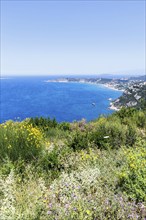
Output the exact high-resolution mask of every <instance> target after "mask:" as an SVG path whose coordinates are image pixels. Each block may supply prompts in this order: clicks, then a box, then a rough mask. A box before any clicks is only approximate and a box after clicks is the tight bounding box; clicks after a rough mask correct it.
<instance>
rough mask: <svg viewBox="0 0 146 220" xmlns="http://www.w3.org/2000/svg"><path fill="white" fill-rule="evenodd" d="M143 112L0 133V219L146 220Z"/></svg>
mask: <svg viewBox="0 0 146 220" xmlns="http://www.w3.org/2000/svg"><path fill="white" fill-rule="evenodd" d="M145 115H146V112H145V110H138V109H133V108H123V109H121V110H120V111H119V112H116V113H114V114H112V115H110V116H108V117H105V116H101V117H99V118H98V119H97V120H95V121H91V122H88V123H87V122H86V121H85V120H82V121H80V122H73V123H67V122H63V123H57V122H56V120H55V119H53V120H51V119H50V118H42V117H41V118H30V119H26V120H24V121H22V122H13V121H7V122H6V123H3V124H1V125H0V207H1V208H0V219H2V220H22V219H23V220H47V219H48V220H55V219H56V220H71V219H73V220H84V219H87V220H97V219H98V220H107V219H109V220H114V219H115V220H127V219H133V220H136V219H138V220H141V219H143V220H144V219H145V218H146V207H145V205H146V203H145V202H146V196H145V191H146V169H145V168H146V117H145Z"/></svg>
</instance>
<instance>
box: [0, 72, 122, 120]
mask: <svg viewBox="0 0 146 220" xmlns="http://www.w3.org/2000/svg"><path fill="white" fill-rule="evenodd" d="M48 79H52V77H48V76H42V77H10V78H4V79H1V80H0V83H1V88H0V91H1V100H0V107H1V111H0V122H1V123H2V122H4V121H6V120H9V119H12V120H18V118H19V120H23V119H25V118H29V117H36V116H38V117H40V116H43V117H50V118H56V120H57V121H58V122H62V121H68V122H72V121H74V120H81V119H82V118H85V119H86V120H87V121H90V120H93V119H96V118H97V117H98V116H100V115H103V114H104V115H108V114H111V113H112V112H113V110H110V109H108V107H109V104H110V101H109V100H108V99H109V98H112V99H116V98H118V97H119V96H120V95H121V94H122V92H121V91H116V90H112V89H109V88H107V87H105V86H102V85H95V84H84V83H59V82H48V83H47V82H46V81H47V80H48ZM92 103H95V105H93V104H92Z"/></svg>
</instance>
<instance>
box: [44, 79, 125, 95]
mask: <svg viewBox="0 0 146 220" xmlns="http://www.w3.org/2000/svg"><path fill="white" fill-rule="evenodd" d="M44 82H46V83H49V82H54V83H55V82H57V83H84V84H93V85H100V86H104V87H106V88H108V89H112V90H115V91H121V92H124V91H125V90H124V89H118V88H115V87H114V86H111V85H108V84H106V83H94V82H87V81H83V80H80V81H68V80H62V79H60V80H45V81H44Z"/></svg>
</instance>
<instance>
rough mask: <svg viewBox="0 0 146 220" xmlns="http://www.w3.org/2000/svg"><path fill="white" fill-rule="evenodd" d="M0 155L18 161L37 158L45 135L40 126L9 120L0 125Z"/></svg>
mask: <svg viewBox="0 0 146 220" xmlns="http://www.w3.org/2000/svg"><path fill="white" fill-rule="evenodd" d="M0 140H1V142H0V155H1V159H2V158H6V157H7V156H8V157H9V158H10V159H11V160H12V161H16V160H18V158H19V157H21V158H22V159H24V160H25V161H29V160H32V159H36V157H38V155H39V153H40V152H41V150H42V140H43V135H42V133H41V131H40V130H39V129H38V128H34V127H33V126H32V125H31V124H28V123H27V122H26V121H24V122H12V121H8V122H6V123H4V124H1V125H0Z"/></svg>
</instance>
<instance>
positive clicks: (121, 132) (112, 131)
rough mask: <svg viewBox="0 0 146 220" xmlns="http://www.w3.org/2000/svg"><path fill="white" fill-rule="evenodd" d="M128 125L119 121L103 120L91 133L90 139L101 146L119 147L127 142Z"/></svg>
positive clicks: (105, 147) (104, 147)
mask: <svg viewBox="0 0 146 220" xmlns="http://www.w3.org/2000/svg"><path fill="white" fill-rule="evenodd" d="M126 131H127V127H126V126H124V125H122V124H121V123H120V122H119V121H118V120H117V121H113V122H111V121H102V122H100V123H99V124H97V126H96V127H95V129H94V130H93V131H92V132H91V133H90V140H91V141H92V142H94V143H95V144H96V145H97V146H98V147H99V148H103V149H107V148H109V147H110V148H119V147H120V146H121V145H123V144H125V142H126Z"/></svg>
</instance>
